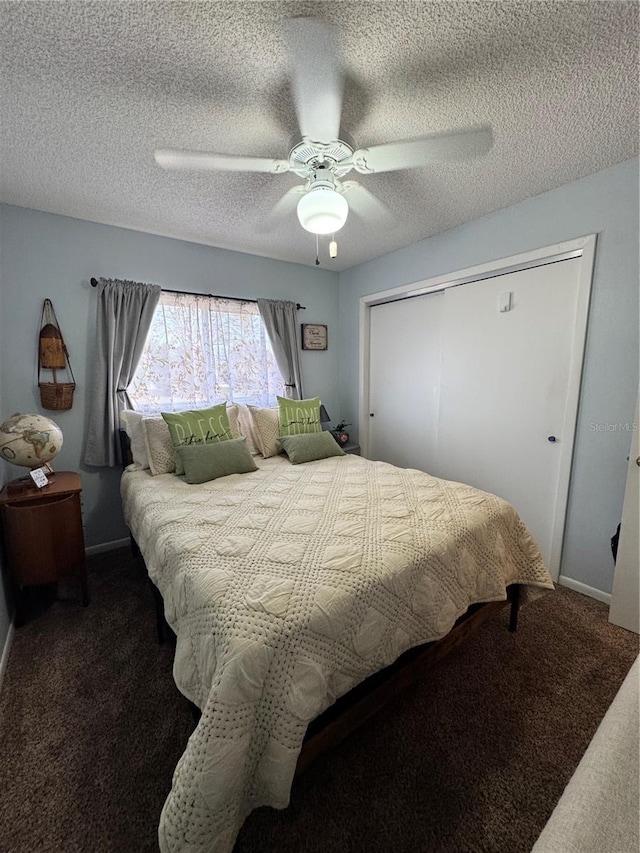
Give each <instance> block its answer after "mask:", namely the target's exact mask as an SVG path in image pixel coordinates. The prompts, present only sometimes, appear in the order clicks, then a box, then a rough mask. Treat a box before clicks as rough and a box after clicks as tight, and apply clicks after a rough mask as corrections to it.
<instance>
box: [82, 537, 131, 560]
mask: <svg viewBox="0 0 640 853" xmlns="http://www.w3.org/2000/svg"><path fill="white" fill-rule="evenodd" d="M129 544H130V540H129V537H127V538H126V539H114V540H113V541H112V542H101V543H100V544H99V545H89V547H88V548H85V549H84V550H85V554H86V555H87V557H91V556H93V554H103V553H104V552H105V551H115V550H116V548H126V547H128V545H129Z"/></svg>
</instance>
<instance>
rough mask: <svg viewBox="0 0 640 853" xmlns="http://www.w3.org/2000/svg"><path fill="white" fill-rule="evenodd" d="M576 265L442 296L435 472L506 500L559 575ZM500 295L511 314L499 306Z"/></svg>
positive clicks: (570, 425)
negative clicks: (556, 539) (558, 523)
mask: <svg viewBox="0 0 640 853" xmlns="http://www.w3.org/2000/svg"><path fill="white" fill-rule="evenodd" d="M580 264H581V261H580V259H579V258H573V259H570V260H564V261H559V262H557V263H552V264H547V265H545V266H540V267H535V268H533V269H527V270H522V271H519V272H515V273H510V274H506V275H501V276H497V277H495V278H491V279H487V280H485V281H479V282H473V283H472V284H465V285H461V286H459V287H452V288H449V289H448V290H447V291H446V295H445V302H444V305H445V312H444V318H443V335H442V339H443V347H442V392H441V401H440V428H439V442H438V464H437V466H436V468H437V471H438V474H439V476H443V477H447V478H448V479H451V480H460V481H462V482H466V483H470V484H472V485H474V486H477V487H478V488H481V489H484V490H485V491H489V492H494V493H495V494H498V495H501V496H502V497H504V498H506V500H508V501H509V502H510V503H512V504H513V505H514V506H515V507H516V508H517V509H518V511H519V512H520V514H521V515H522V517H523V519H524V521H525V522H526V524H527V525H528V526H529V528H530V529H531V531H532V532H533V534H534V536H535V537H536V539H537V541H538V545H539V546H540V549H541V551H542V554H543V557H544V558H545V560H546V562H547V564H548V565H549V567H550V568H551V570H552V573H553V574H555V576H556V577H557V571H558V567H559V557H560V554H559V549H558V547H556V548H555V553H554V554H553V555H552V552H553V551H554V548H553V547H552V540H553V536H554V530H555V535H556V536H557V535H558V531H557V529H556V528H554V522H555V518H556V501H557V496H558V492H559V477H560V470H561V461H562V460H561V457H562V454H563V453H568V454H569V458H570V456H571V453H572V446H573V435H574V429H575V415H576V412H575V406H574V407H573V411H570V410H568V403H567V399H568V396H567V395H568V388H569V377H570V369H571V358H572V349H573V337H574V334H575V332H576V329H575V323H576V310H577V299H578V286H579V275H580ZM503 294H510V296H504V295H503ZM501 295H503V296H502V300H503V301H504V300H508V299H510V300H511V304H510V310H508V311H503V312H501V311H500V300H501ZM569 408H570V407H569ZM567 470H568V468H567ZM560 537H561V531H560Z"/></svg>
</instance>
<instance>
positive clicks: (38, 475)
mask: <svg viewBox="0 0 640 853" xmlns="http://www.w3.org/2000/svg"><path fill="white" fill-rule="evenodd" d="M45 471H46V468H34V469H33V471H30V472H29V474H30V476H31V479H32V480H33V482H34V483H35V484H36V486H37V487H38V488H39V489H41V488H42V487H43V486H48V485H49V480H48V479H47V475H46V474H45Z"/></svg>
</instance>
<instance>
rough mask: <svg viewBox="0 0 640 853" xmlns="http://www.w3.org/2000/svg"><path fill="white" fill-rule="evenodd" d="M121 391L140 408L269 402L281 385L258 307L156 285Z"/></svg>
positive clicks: (280, 391)
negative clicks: (156, 298) (139, 350)
mask: <svg viewBox="0 0 640 853" xmlns="http://www.w3.org/2000/svg"><path fill="white" fill-rule="evenodd" d="M128 392H129V396H130V398H131V401H132V403H133V405H134V406H135V408H136V409H137V410H138V411H141V412H147V413H149V412H159V411H163V412H177V411H181V410H184V409H198V408H203V407H206V406H210V405H212V404H213V403H220V402H223V401H224V400H226V401H228V402H230V403H231V402H235V403H251V404H252V405H256V406H274V405H275V404H276V394H279V395H281V396H284V383H283V380H282V376H281V375H280V371H279V370H278V367H277V364H276V360H275V358H274V355H273V351H272V349H271V344H270V342H269V338H268V335H267V333H266V330H265V327H264V324H263V322H262V318H261V317H260V313H259V312H258V306H257V305H256V303H254V302H238V301H235V300H231V299H224V298H221V297H213V296H192V295H190V294H186V293H169V292H167V291H163V293H162V295H161V297H160V302H159V304H158V307H157V308H156V311H155V314H154V317H153V321H152V323H151V329H150V330H149V335H148V337H147V342H146V344H145V348H144V352H143V354H142V357H141V359H140V364H139V365H138V369H137V370H136V375H135V377H134V379H133V381H132V382H131V384H130V386H129V389H128Z"/></svg>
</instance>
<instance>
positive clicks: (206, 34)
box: [0, 0, 638, 269]
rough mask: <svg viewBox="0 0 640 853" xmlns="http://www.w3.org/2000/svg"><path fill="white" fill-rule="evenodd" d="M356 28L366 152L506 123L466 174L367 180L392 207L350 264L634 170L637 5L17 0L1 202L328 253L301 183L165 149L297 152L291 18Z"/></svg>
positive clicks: (349, 101) (355, 117)
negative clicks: (175, 158)
mask: <svg viewBox="0 0 640 853" xmlns="http://www.w3.org/2000/svg"><path fill="white" fill-rule="evenodd" d="M297 15H314V16H316V17H318V18H321V19H322V20H326V21H332V22H335V23H336V24H337V25H338V27H339V29H340V38H341V47H342V52H343V55H344V59H345V63H346V69H347V78H346V81H345V91H344V100H343V109H342V126H343V128H344V129H346V130H347V131H348V132H349V133H351V135H352V136H353V137H354V139H355V142H356V145H357V146H358V147H364V146H367V145H374V144H378V143H382V142H386V141H395V140H401V139H408V138H411V137H415V136H419V135H423V134H427V133H433V132H440V131H447V130H454V129H458V128H464V127H468V126H472V125H479V124H489V125H491V126H492V128H493V132H494V146H493V149H492V150H491V151H490V152H489V154H487V155H484V156H483V157H481V158H479V159H477V160H474V161H468V162H461V163H453V164H446V165H443V164H437V165H431V166H429V167H425V168H421V169H413V170H411V171H404V172H391V173H386V174H377V175H366V176H357V177H358V180H359V181H360V182H361V183H362V184H363V185H365V186H366V188H367V189H368V190H370V191H371V192H373V193H374V194H375V195H376V196H377V197H378V198H380V199H381V200H382V201H383V202H384V203H386V204H387V205H388V207H389V208H390V209H391V211H392V212H393V214H394V221H393V224H392V226H391V227H389V226H388V225H385V226H383V227H380V226H374V225H372V224H371V223H369V222H365V221H363V220H362V219H359V218H358V217H357V216H356V215H355V214H354V213H353V212H352V213H351V214H350V216H349V218H348V220H347V224H346V225H345V227H344V228H343V229H342V231H341V232H340V233H339V235H338V245H339V257H338V259H337V260H336V261H329V258H328V256H327V252H326V238H324V243H325V247H324V250H323V251H322V265H323V266H326V267H331V268H333V269H346V268H348V267H350V266H353V265H354V264H357V263H360V262H362V261H365V260H367V259H370V258H374V257H377V256H379V255H382V254H384V253H386V252H389V251H392V250H393V249H397V248H399V247H401V246H404V245H407V244H409V243H414V242H416V241H418V240H420V239H423V238H425V237H428V236H430V235H433V234H436V233H439V232H441V231H445V230H447V229H449V228H452V227H454V226H456V225H459V224H461V223H464V222H468V221H470V220H472V219H476V218H478V217H479V216H483V215H484V214H487V213H491V212H492V211H496V210H499V209H500V208H504V207H507V206H508V205H511V204H514V203H516V202H518V201H522V200H523V199H526V198H528V197H530V196H533V195H537V194H538V193H541V192H544V191H546V190H549V189H552V188H554V187H557V186H559V185H561V184H563V183H566V182H568V181H573V180H575V179H577V178H580V177H583V176H585V175H588V174H591V173H593V172H596V171H598V170H600V169H603V168H605V167H607V166H610V165H613V164H615V163H618V162H621V161H623V160H626V159H628V158H630V157H633V156H634V155H635V154H637V150H638V5H637V4H636V3H635V2H629V3H613V2H599V1H598V2H586V3H584V2H566V0H565V2H560V3H547V2H542V0H540V1H539V2H491V3H489V2H468V0H464V2H438V3H431V2H420V3H410V2H384V3H369V2H357V3H356V2H348V0H345V2H335V3H334V2H316V3H282V2H266V3H256V2H241V3H226V2H168V3H165V2H97V3H96V2H65V0H62V2H43V3H41V2H2V3H0V75H1V80H0V86H1V88H0V108H1V113H0V120H1V128H0V140H1V145H2V160H1V167H0V169H1V171H0V200H2V201H5V202H7V203H10V204H16V205H21V206H23V207H30V208H36V209H38V210H45V211H50V212H54V213H61V214H65V215H68V216H73V217H78V218H81V219H88V220H92V221H95V222H103V223H108V224H110V225H119V226H123V227H125V228H133V229H137V230H140V231H148V232H152V233H154V234H162V235H167V236H171V237H178V238H181V239H184V240H189V241H193V242H197V243H205V244H208V245H212V246H221V247H224V248H228V249H235V250H238V251H243V252H250V253H253V254H258V255H265V256H268V257H272V258H280V259H283V260H288V261H295V262H299V263H303V264H313V263H314V261H315V238H314V237H313V236H312V235H310V234H308V233H307V232H305V231H303V229H302V228H301V227H300V225H299V223H298V221H297V218H296V216H295V212H293V213H292V214H291V215H290V216H288V217H287V218H286V219H284V220H283V221H280V222H278V223H277V224H276V225H274V224H273V223H270V222H269V221H268V219H267V217H268V214H269V211H270V210H271V208H272V207H273V206H274V205H275V204H276V202H277V201H278V200H279V199H280V198H281V196H282V195H283V194H284V193H285V192H286V191H287V190H288V189H290V188H291V187H292V186H293V185H294V184H296V183H300V180H299V179H298V178H297V177H296V176H295V175H293V174H291V173H288V174H284V175H265V174H231V173H222V172H206V173H202V174H200V173H193V172H167V171H164V170H163V169H161V168H159V167H158V166H157V165H156V164H155V161H154V159H153V151H154V149H156V148H180V149H182V148H184V149H191V150H205V151H217V152H222V153H226V154H246V155H259V156H268V157H275V158H286V157H287V154H288V150H289V142H290V140H291V137H292V136H293V135H294V134H295V133H296V130H297V125H296V117H295V112H294V108H293V104H292V99H291V94H290V91H289V83H288V77H287V60H286V56H285V51H284V45H283V40H282V24H281V22H282V21H283V19H285V18H289V17H293V16H297Z"/></svg>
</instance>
